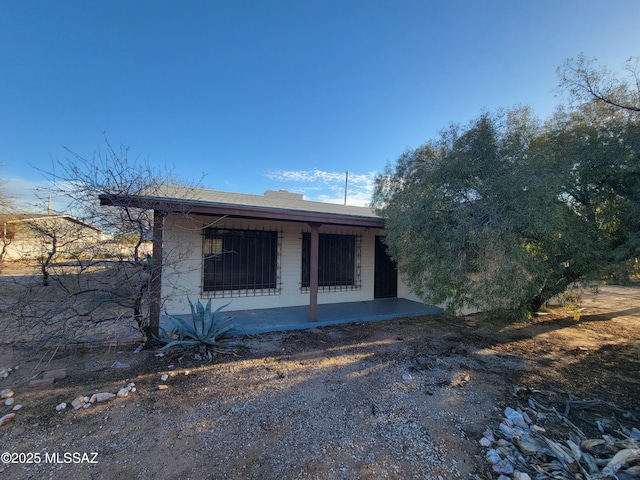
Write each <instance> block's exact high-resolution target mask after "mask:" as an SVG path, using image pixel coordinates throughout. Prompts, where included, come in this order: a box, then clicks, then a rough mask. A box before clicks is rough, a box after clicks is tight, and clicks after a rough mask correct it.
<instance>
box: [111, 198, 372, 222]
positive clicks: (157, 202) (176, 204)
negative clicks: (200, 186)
mask: <svg viewBox="0 0 640 480" xmlns="http://www.w3.org/2000/svg"><path fill="white" fill-rule="evenodd" d="M100 204H101V205H104V206H117V205H128V206H130V207H134V208H144V209H149V210H154V211H157V212H164V213H181V214H192V215H206V216H228V217H232V218H247V219H261V220H275V221H286V222H299V223H319V224H323V225H344V226H352V227H363V228H384V219H383V218H381V217H376V216H359V215H350V214H340V213H327V212H317V211H312V210H298V209H287V208H274V207H263V206H254V205H238V204H228V203H219V202H209V201H198V200H181V199H175V198H165V197H141V196H131V197H112V196H107V195H101V196H100Z"/></svg>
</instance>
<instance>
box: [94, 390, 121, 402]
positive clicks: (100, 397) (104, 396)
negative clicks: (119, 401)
mask: <svg viewBox="0 0 640 480" xmlns="http://www.w3.org/2000/svg"><path fill="white" fill-rule="evenodd" d="M115 396H116V394H115V393H111V392H103V393H94V394H93V395H92V396H91V398H90V399H89V403H95V402H104V401H105V400H109V399H110V398H113V397H115Z"/></svg>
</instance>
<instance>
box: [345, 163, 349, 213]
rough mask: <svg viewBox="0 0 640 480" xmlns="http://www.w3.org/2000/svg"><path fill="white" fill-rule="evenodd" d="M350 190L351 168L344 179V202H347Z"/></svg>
mask: <svg viewBox="0 0 640 480" xmlns="http://www.w3.org/2000/svg"><path fill="white" fill-rule="evenodd" d="M348 190H349V170H347V174H346V176H345V179H344V204H345V205H346V204H347V191H348Z"/></svg>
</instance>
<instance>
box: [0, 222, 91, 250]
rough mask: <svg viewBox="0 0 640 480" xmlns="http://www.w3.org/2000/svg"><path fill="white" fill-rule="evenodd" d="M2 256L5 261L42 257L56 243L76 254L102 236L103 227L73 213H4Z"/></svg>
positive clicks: (0, 243)
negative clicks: (74, 215) (82, 219)
mask: <svg viewBox="0 0 640 480" xmlns="http://www.w3.org/2000/svg"><path fill="white" fill-rule="evenodd" d="M0 229H1V230H0V256H1V257H2V259H4V260H24V259H32V258H39V257H41V256H43V255H46V254H47V252H49V251H50V250H51V247H52V245H53V243H54V242H55V243H56V248H57V249H58V250H59V252H60V253H61V254H63V255H64V254H74V253H77V252H78V251H82V250H83V249H85V248H86V246H87V245H91V244H94V243H96V242H98V241H100V239H101V235H102V233H103V232H102V230H101V229H100V228H98V227H96V226H94V225H91V224H88V223H86V222H83V221H81V220H78V219H77V218H75V217H72V216H71V215H39V214H33V213H22V214H0Z"/></svg>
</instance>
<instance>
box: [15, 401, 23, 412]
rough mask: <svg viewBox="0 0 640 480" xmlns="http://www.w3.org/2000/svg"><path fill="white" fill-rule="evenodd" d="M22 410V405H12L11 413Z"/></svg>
mask: <svg viewBox="0 0 640 480" xmlns="http://www.w3.org/2000/svg"><path fill="white" fill-rule="evenodd" d="M21 408H22V405H20V404H19V403H18V404H17V405H14V407H13V411H14V412H17V411H18V410H20V409H21Z"/></svg>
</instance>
